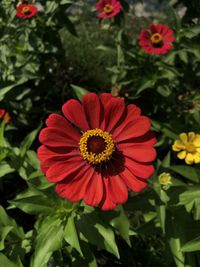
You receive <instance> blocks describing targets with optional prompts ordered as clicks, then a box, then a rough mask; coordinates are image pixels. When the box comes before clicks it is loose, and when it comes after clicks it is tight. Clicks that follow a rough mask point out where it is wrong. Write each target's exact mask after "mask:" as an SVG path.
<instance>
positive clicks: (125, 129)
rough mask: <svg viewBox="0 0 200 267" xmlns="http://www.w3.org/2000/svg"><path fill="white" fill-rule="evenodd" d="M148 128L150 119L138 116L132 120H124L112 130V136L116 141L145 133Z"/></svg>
mask: <svg viewBox="0 0 200 267" xmlns="http://www.w3.org/2000/svg"><path fill="white" fill-rule="evenodd" d="M149 129H150V120H149V119H148V118H147V117H145V116H140V117H137V118H135V119H133V120H132V122H130V121H129V120H128V121H126V120H125V121H124V123H122V124H121V126H120V127H118V128H117V129H116V130H115V131H113V137H114V139H115V141H116V142H117V143H118V142H120V141H124V140H128V139H131V138H133V137H138V136H141V135H143V134H145V133H146V132H147V131H149Z"/></svg>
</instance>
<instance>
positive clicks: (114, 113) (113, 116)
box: [105, 98, 125, 132]
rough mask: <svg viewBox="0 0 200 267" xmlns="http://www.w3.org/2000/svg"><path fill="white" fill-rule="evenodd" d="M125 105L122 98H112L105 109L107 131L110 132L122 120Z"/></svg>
mask: <svg viewBox="0 0 200 267" xmlns="http://www.w3.org/2000/svg"><path fill="white" fill-rule="evenodd" d="M124 109H125V106H124V101H123V100H122V99H120V98H115V99H112V101H110V102H109V103H108V104H107V105H106V110H105V131H107V132H110V131H112V129H113V128H114V127H115V125H116V124H117V122H118V121H119V120H120V118H121V116H122V114H123V112H124Z"/></svg>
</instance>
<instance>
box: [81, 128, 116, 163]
mask: <svg viewBox="0 0 200 267" xmlns="http://www.w3.org/2000/svg"><path fill="white" fill-rule="evenodd" d="M79 149H80V153H81V156H82V157H83V158H84V159H85V160H87V161H88V162H89V163H90V164H94V165H96V164H100V163H102V162H105V161H107V160H109V159H110V158H111V156H112V154H113V152H114V151H115V144H114V141H113V138H112V135H110V134H109V133H108V132H104V131H102V130H101V129H92V130H88V131H87V132H85V133H84V134H83V135H82V137H81V139H80V141H79Z"/></svg>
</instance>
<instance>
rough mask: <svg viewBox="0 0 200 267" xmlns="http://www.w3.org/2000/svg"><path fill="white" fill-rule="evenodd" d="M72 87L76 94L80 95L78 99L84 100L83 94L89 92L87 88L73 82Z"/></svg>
mask: <svg viewBox="0 0 200 267" xmlns="http://www.w3.org/2000/svg"><path fill="white" fill-rule="evenodd" d="M71 87H72V89H73V90H74V92H75V94H76V96H77V97H78V99H79V100H80V101H81V100H82V96H83V95H85V94H87V93H89V92H88V91H87V90H85V89H83V88H81V87H79V86H77V85H74V84H71Z"/></svg>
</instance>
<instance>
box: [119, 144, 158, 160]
mask: <svg viewBox="0 0 200 267" xmlns="http://www.w3.org/2000/svg"><path fill="white" fill-rule="evenodd" d="M123 155H124V156H125V157H129V158H131V159H133V160H136V161H139V162H150V161H153V160H154V159H155V158H156V151H155V149H154V148H153V147H147V146H144V145H137V144H136V145H134V144H133V146H131V147H130V146H129V147H127V148H126V149H124V150H123Z"/></svg>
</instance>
